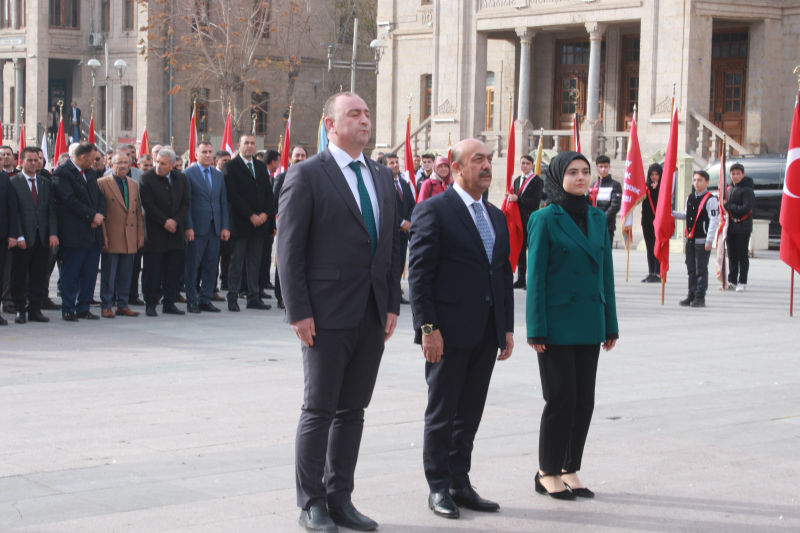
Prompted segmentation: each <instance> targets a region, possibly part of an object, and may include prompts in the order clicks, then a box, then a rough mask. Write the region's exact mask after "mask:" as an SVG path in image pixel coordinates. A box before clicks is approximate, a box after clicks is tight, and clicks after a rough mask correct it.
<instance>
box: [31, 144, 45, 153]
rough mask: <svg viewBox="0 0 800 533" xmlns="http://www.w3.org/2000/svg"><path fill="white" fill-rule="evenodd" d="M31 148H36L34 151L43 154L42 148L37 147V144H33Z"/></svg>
mask: <svg viewBox="0 0 800 533" xmlns="http://www.w3.org/2000/svg"><path fill="white" fill-rule="evenodd" d="M33 148H34V149H35V150H36V153H37V154H43V153H44V150H42V149H41V148H39V147H38V146H34V147H33Z"/></svg>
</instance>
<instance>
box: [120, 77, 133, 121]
mask: <svg viewBox="0 0 800 533" xmlns="http://www.w3.org/2000/svg"><path fill="white" fill-rule="evenodd" d="M122 129H123V130H132V129H133V87H131V86H130V85H125V86H123V87H122Z"/></svg>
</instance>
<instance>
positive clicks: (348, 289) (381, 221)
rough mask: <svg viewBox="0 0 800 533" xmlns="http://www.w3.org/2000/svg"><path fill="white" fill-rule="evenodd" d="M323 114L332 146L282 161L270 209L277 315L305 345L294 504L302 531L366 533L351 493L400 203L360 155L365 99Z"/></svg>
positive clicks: (389, 313)
mask: <svg viewBox="0 0 800 533" xmlns="http://www.w3.org/2000/svg"><path fill="white" fill-rule="evenodd" d="M324 115H325V128H326V129H327V131H328V138H329V139H330V144H329V145H328V148H327V149H326V150H324V151H322V152H321V153H319V154H317V155H315V156H314V157H312V158H311V159H309V160H307V161H304V162H302V163H299V164H296V165H293V166H292V167H291V168H290V169H289V172H288V173H287V175H286V180H285V181H284V183H283V188H282V191H281V197H280V208H279V209H278V213H279V217H280V219H279V226H280V232H279V233H278V271H279V272H280V273H281V284H282V288H283V296H284V301H285V303H286V321H287V322H289V323H290V324H291V326H292V329H294V331H295V333H296V334H297V336H298V337H299V338H300V340H301V341H302V343H303V370H304V374H305V394H304V402H303V407H302V412H301V414H300V421H299V423H298V426H297V439H296V444H295V450H296V467H295V471H296V479H297V505H298V507H300V508H301V509H302V512H301V513H300V523H301V524H302V525H303V526H305V528H306V529H307V530H308V531H337V528H336V524H338V525H341V526H346V527H349V528H351V529H357V530H359V531H370V530H372V529H375V528H376V527H378V524H377V523H376V522H375V521H374V520H371V519H369V518H367V517H366V516H364V515H362V514H361V513H359V512H358V511H357V510H356V508H355V507H354V506H353V504H352V502H351V501H350V497H351V494H352V492H353V484H354V481H353V478H354V472H355V468H356V461H357V459H358V449H359V446H360V444H361V434H362V432H363V429H364V410H365V409H366V407H367V406H368V405H369V401H370V398H371V397H372V391H373V388H374V387H375V380H376V378H377V376H378V367H379V366H380V361H381V356H382V355H383V350H384V344H385V342H386V341H387V340H389V338H390V337H391V336H392V333H393V332H394V328H395V326H396V325H397V315H398V313H399V312H400V271H401V269H402V264H401V259H400V233H399V232H398V231H397V203H396V202H395V193H394V187H393V186H392V176H391V172H389V170H388V169H387V168H386V167H383V166H381V165H378V164H377V163H375V162H374V161H372V160H370V159H367V158H366V157H365V156H364V154H363V150H364V146H366V144H367V142H368V141H369V137H370V130H371V123H370V114H369V108H368V107H367V104H366V103H365V102H364V100H362V99H361V98H360V97H359V96H358V95H356V94H353V93H339V94H336V95H334V96H332V97H330V98H329V99H328V101H327V102H326V103H325V110H324ZM323 480H324V481H323Z"/></svg>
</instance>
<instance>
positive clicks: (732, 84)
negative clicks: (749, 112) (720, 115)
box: [725, 72, 742, 113]
mask: <svg viewBox="0 0 800 533" xmlns="http://www.w3.org/2000/svg"><path fill="white" fill-rule="evenodd" d="M741 110H742V75H741V73H739V72H736V73H727V74H725V112H726V113H728V112H731V111H732V112H735V113H738V112H740V111H741Z"/></svg>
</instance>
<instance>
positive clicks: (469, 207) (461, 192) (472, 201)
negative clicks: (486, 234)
mask: <svg viewBox="0 0 800 533" xmlns="http://www.w3.org/2000/svg"><path fill="white" fill-rule="evenodd" d="M453 189H455V191H456V192H457V193H458V196H459V197H460V198H461V200H463V201H464V205H466V206H467V211H469V216H471V217H472V221H473V222H474V223H475V227H476V228H477V227H478V221H477V220H476V219H475V210H474V209H473V208H472V204H478V205H480V206H481V210H482V211H483V216H484V217H485V218H486V223H487V224H488V225H489V231H490V232H491V233H492V241H494V240H495V239H496V238H497V234H496V233H495V232H494V226H493V225H492V219H491V217H490V216H489V210H488V209H486V205H485V204H484V203H483V201H482V200H483V199H481V200H476V199H474V198H473V197H472V196H470V195H469V193H468V192H467V191H465V190H464V189H462V188H461V185H459V184H458V182H455V183H453ZM479 232H480V230H479Z"/></svg>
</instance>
